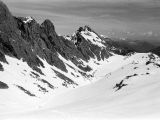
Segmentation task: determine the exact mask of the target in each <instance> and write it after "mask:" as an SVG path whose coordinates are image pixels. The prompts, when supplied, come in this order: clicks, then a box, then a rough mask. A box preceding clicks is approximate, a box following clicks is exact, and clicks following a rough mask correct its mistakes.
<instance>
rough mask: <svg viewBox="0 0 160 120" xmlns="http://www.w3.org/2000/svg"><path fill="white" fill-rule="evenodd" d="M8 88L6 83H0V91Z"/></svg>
mask: <svg viewBox="0 0 160 120" xmlns="http://www.w3.org/2000/svg"><path fill="white" fill-rule="evenodd" d="M8 88H9V87H8V85H7V84H6V83H4V82H1V81H0V89H8Z"/></svg>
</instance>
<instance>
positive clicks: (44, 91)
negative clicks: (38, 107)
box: [34, 83, 48, 93]
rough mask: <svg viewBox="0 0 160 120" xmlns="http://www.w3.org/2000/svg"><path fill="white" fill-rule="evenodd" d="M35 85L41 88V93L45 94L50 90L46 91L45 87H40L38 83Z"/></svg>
mask: <svg viewBox="0 0 160 120" xmlns="http://www.w3.org/2000/svg"><path fill="white" fill-rule="evenodd" d="M34 84H35V85H37V87H38V88H39V91H40V92H43V93H46V92H48V90H47V89H46V88H44V87H42V86H40V85H39V84H37V83H34Z"/></svg>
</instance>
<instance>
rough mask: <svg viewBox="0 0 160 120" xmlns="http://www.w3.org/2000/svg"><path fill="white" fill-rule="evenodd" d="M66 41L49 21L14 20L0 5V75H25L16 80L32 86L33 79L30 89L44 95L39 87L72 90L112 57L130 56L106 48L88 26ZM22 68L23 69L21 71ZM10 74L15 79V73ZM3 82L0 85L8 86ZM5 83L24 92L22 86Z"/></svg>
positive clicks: (102, 41) (18, 18) (118, 50)
mask: <svg viewBox="0 0 160 120" xmlns="http://www.w3.org/2000/svg"><path fill="white" fill-rule="evenodd" d="M69 38H70V39H67V38H66V37H63V36H58V35H57V33H56V31H55V27H54V25H53V23H52V22H51V21H50V20H48V19H46V20H44V22H43V23H42V24H39V23H37V22H36V20H35V19H34V18H33V17H15V16H13V15H12V14H11V12H10V11H9V9H8V8H7V6H6V5H5V4H4V3H3V2H0V61H1V64H0V65H1V69H0V70H1V71H0V72H1V74H2V76H5V75H3V74H4V73H5V71H6V67H5V66H12V67H16V68H19V69H20V70H18V69H15V71H19V72H20V76H21V74H23V75H24V78H19V79H20V80H21V79H23V80H24V79H27V80H26V81H27V82H31V80H30V79H31V78H32V79H33V81H32V82H33V86H36V87H38V88H39V89H40V90H41V91H43V92H48V90H47V89H48V88H45V87H44V86H42V85H41V86H40V83H43V84H44V85H48V86H52V87H49V88H50V89H53V88H54V89H55V88H58V87H59V86H63V87H69V86H72V87H75V86H78V85H79V84H80V83H81V82H79V81H83V82H84V79H85V80H91V79H92V78H94V72H95V66H98V65H100V64H101V63H102V62H103V61H105V60H106V59H108V58H109V57H110V56H112V55H113V54H120V55H128V54H129V53H131V52H133V51H130V50H127V49H123V48H118V47H114V45H112V44H108V42H106V41H105V40H104V39H103V38H101V37H100V36H99V35H98V34H97V33H96V32H95V31H94V30H92V29H91V28H90V27H89V26H84V27H80V28H79V29H78V30H77V31H76V32H75V34H74V35H73V36H70V37H69ZM12 59H13V60H12ZM13 61H15V63H13ZM19 61H21V62H20V63H18V62H19ZM90 63H93V64H90ZM22 64H25V65H24V66H26V67H24V68H23V69H22V67H21V66H22ZM47 66H48V67H47ZM27 68H28V69H29V70H26V69H27ZM8 70H11V69H9V68H8ZM46 71H47V72H46ZM49 71H50V72H49ZM12 72H13V71H12ZM12 74H16V75H17V76H18V73H12ZM28 76H29V77H28ZM5 79H7V78H4V79H3V80H2V81H3V82H6V83H7V80H5ZM12 79H14V78H12ZM15 79H17V78H15ZM78 79H80V80H78ZM23 80H22V81H23ZM29 80H30V81H29ZM34 80H35V81H36V82H34ZM56 80H57V81H56ZM37 81H38V82H40V83H37ZM49 81H51V82H49ZM8 83H9V84H11V85H14V86H15V87H17V86H19V87H18V88H21V90H25V91H27V90H26V89H27V88H24V87H25V86H24V85H21V86H20V85H18V84H15V83H14V82H13V83H10V82H8ZM25 84H27V83H25ZM54 84H56V85H54ZM58 84H60V85H58ZM22 86H23V87H22ZM22 88H23V89H22ZM25 93H29V92H25ZM30 94H31V93H30Z"/></svg>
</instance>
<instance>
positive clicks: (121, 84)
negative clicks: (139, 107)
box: [113, 80, 128, 91]
mask: <svg viewBox="0 0 160 120" xmlns="http://www.w3.org/2000/svg"><path fill="white" fill-rule="evenodd" d="M123 82H124V81H123V80H122V81H121V82H120V83H117V84H116V85H115V86H114V87H113V89H116V91H118V90H120V89H121V88H122V87H124V86H127V85H128V84H124V83H123Z"/></svg>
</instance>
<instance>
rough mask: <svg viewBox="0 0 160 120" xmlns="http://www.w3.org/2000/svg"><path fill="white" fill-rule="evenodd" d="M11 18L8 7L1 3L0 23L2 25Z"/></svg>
mask: <svg viewBox="0 0 160 120" xmlns="http://www.w3.org/2000/svg"><path fill="white" fill-rule="evenodd" d="M10 18H11V13H10V11H9V9H8V8H7V6H6V5H5V4H4V3H3V2H2V1H0V23H1V24H2V23H3V22H4V21H6V20H9V19H10Z"/></svg>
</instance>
